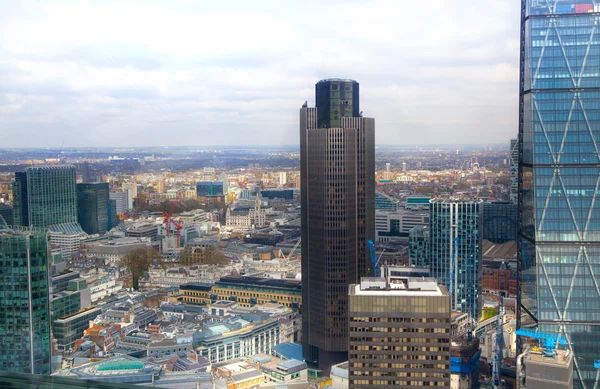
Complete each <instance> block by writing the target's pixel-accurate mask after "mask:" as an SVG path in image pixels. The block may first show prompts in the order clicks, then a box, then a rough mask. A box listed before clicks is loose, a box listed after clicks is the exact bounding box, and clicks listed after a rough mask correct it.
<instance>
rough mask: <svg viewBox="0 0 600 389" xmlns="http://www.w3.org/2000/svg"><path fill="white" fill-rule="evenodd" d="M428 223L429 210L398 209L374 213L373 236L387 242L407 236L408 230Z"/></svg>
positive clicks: (379, 240)
mask: <svg viewBox="0 0 600 389" xmlns="http://www.w3.org/2000/svg"><path fill="white" fill-rule="evenodd" d="M428 224H429V212H426V211H408V210H404V209H402V210H399V211H396V212H388V211H377V212H376V213H375V234H376V235H375V236H376V239H377V241H378V242H389V241H393V240H398V239H401V238H404V239H406V238H408V236H409V233H410V230H411V229H413V228H414V227H417V226H427V225H428Z"/></svg>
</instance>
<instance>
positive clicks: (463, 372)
mask: <svg viewBox="0 0 600 389" xmlns="http://www.w3.org/2000/svg"><path fill="white" fill-rule="evenodd" d="M450 334H451V341H450V388H451V389H478V388H479V357H480V356H481V349H480V348H479V338H477V337H476V336H473V327H472V321H471V318H470V316H469V315H468V314H467V313H462V312H452V324H451V330H450Z"/></svg>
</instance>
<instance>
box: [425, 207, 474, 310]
mask: <svg viewBox="0 0 600 389" xmlns="http://www.w3.org/2000/svg"><path fill="white" fill-rule="evenodd" d="M482 204H483V202H482V201H471V200H459V199H432V200H431V201H430V213H431V214H430V219H429V256H430V267H431V275H432V277H434V278H435V279H436V280H437V281H438V282H439V283H440V284H442V285H445V286H446V288H447V289H448V291H449V292H450V296H451V297H452V308H453V309H454V310H457V311H461V312H465V313H468V314H470V315H471V317H472V318H473V319H475V320H477V319H478V318H479V312H480V309H481V308H482V305H481V299H482V295H481V282H482V276H483V273H482V267H481V257H482V252H481V247H482V228H481V218H482V211H483V206H482Z"/></svg>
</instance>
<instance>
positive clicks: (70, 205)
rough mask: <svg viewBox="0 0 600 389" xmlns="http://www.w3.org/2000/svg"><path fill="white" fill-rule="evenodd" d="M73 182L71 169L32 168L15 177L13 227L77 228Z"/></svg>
mask: <svg viewBox="0 0 600 389" xmlns="http://www.w3.org/2000/svg"><path fill="white" fill-rule="evenodd" d="M76 180H77V173H76V170H75V166H72V165H48V166H32V167H28V168H26V169H25V171H24V172H17V173H15V182H14V183H13V198H14V199H15V201H14V206H15V224H17V225H21V226H31V227H40V228H50V227H51V226H53V225H59V224H65V223H75V224H76V223H77V189H76V186H75V183H76Z"/></svg>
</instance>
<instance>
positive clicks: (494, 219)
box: [482, 202, 519, 244]
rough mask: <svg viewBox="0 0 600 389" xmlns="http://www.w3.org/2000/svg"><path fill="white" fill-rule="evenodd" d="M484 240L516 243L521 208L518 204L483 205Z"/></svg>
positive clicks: (496, 203) (497, 203) (498, 203)
mask: <svg viewBox="0 0 600 389" xmlns="http://www.w3.org/2000/svg"><path fill="white" fill-rule="evenodd" d="M482 224H483V239H487V240H489V241H492V242H494V243H498V244H499V243H506V242H508V241H511V240H513V241H516V240H517V234H518V229H519V206H518V204H516V203H509V202H494V203H484V204H483V219H482Z"/></svg>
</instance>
